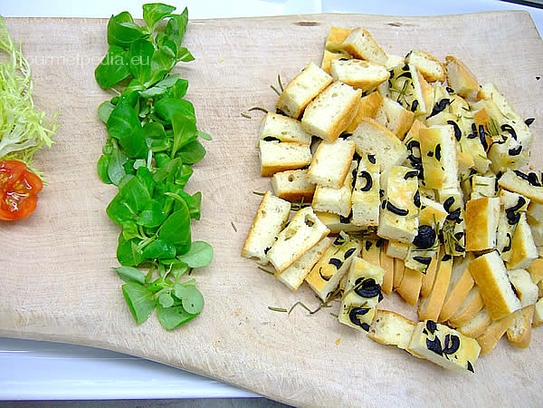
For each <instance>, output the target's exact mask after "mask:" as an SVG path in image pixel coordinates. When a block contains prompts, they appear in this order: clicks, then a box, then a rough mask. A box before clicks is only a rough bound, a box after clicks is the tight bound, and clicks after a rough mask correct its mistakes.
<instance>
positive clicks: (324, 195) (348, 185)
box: [311, 161, 357, 217]
mask: <svg viewBox="0 0 543 408" xmlns="http://www.w3.org/2000/svg"><path fill="white" fill-rule="evenodd" d="M356 164H357V163H356V161H352V162H351V167H350V169H349V172H348V173H347V176H346V177H345V181H344V182H343V185H342V186H341V187H340V188H332V187H325V186H321V185H317V186H316V188H315V193H314V194H313V201H312V202H311V205H312V207H313V208H314V209H315V211H318V212H329V213H333V214H338V215H340V216H342V217H348V216H349V214H350V213H351V194H352V181H353V171H355V170H356Z"/></svg>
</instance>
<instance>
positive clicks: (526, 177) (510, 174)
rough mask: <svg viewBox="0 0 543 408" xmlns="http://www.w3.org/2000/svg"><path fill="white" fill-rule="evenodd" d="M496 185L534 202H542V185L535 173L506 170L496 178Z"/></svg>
mask: <svg viewBox="0 0 543 408" xmlns="http://www.w3.org/2000/svg"><path fill="white" fill-rule="evenodd" d="M498 185H499V186H500V187H501V188H503V189H505V190H508V191H513V192H515V193H518V194H521V195H523V196H524V197H526V198H529V199H530V200H532V201H535V202H536V203H543V187H542V186H541V182H540V180H539V176H537V175H536V174H535V173H523V172H521V171H519V170H510V169H509V170H507V171H506V172H505V173H503V174H502V175H501V177H500V178H499V179H498Z"/></svg>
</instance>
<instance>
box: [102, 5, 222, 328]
mask: <svg viewBox="0 0 543 408" xmlns="http://www.w3.org/2000/svg"><path fill="white" fill-rule="evenodd" d="M174 11H175V7H173V6H169V5H166V4H161V3H152V4H145V5H143V20H144V24H141V25H140V24H138V23H137V22H136V21H135V20H134V19H133V17H132V15H131V14H130V13H129V12H126V11H124V12H122V13H120V14H117V15H114V16H112V17H111V18H110V19H109V22H108V25H107V41H108V45H109V47H108V51H107V53H106V55H105V56H104V58H103V59H102V61H101V62H100V64H99V65H98V66H97V67H96V69H95V78H96V81H97V83H98V84H99V85H100V87H102V88H103V89H110V90H112V91H113V92H114V93H115V95H114V96H113V97H112V98H111V99H110V100H108V101H105V102H104V103H102V104H101V105H100V107H99V108H98V116H99V117H100V119H101V120H102V121H103V122H104V123H105V125H106V129H107V134H108V136H107V140H106V142H105V143H104V146H103V149H102V155H101V157H100V158H99V160H98V163H97V170H98V174H99V176H100V178H101V180H102V181H103V182H104V183H108V184H114V185H116V186H117V187H118V192H117V194H116V196H115V197H114V198H113V200H112V201H111V202H110V203H109V205H108V206H107V209H106V213H107V215H108V217H109V218H110V219H111V220H112V221H113V222H114V223H116V224H117V225H118V226H120V228H121V232H120V234H119V238H118V247H117V259H118V261H119V263H120V264H121V266H120V267H117V268H115V270H116V272H117V274H118V275H119V277H120V278H121V279H122V280H123V281H124V282H125V283H124V284H123V286H122V292H123V295H124V298H125V300H126V302H127V304H128V307H129V309H130V311H131V313H132V315H133V317H134V319H135V321H136V322H137V323H138V324H141V323H143V322H144V321H146V320H147V319H148V318H149V316H151V314H152V313H153V311H154V310H155V309H156V311H157V316H158V319H159V321H160V323H161V324H162V325H163V326H164V327H165V328H166V329H174V328H176V327H178V326H180V325H182V324H184V323H186V322H188V321H190V320H192V319H193V318H194V317H196V316H198V314H199V313H200V312H201V311H202V308H203V306H204V300H203V296H202V294H201V292H200V291H199V290H198V289H197V287H196V283H195V280H194V279H192V278H188V276H189V275H190V274H191V273H192V270H193V269H195V268H202V267H204V266H206V265H208V264H209V263H210V262H211V260H212V258H213V249H212V247H211V246H210V245H209V244H208V243H206V242H204V241H192V234H191V225H192V221H193V220H199V219H200V208H201V201H202V194H201V193H200V192H197V193H195V194H192V195H191V194H189V193H187V192H186V191H185V186H186V185H187V183H188V181H189V179H190V177H191V176H192V174H193V167H192V166H193V165H194V164H196V163H198V162H199V161H200V160H202V159H203V158H204V156H205V154H206V150H205V148H204V146H203V145H202V143H201V139H204V140H211V137H210V136H209V135H207V134H206V133H203V132H200V131H199V130H198V129H197V126H196V115H195V111H194V107H193V105H192V103H191V102H190V101H188V100H186V99H184V97H185V95H186V92H187V89H188V81H187V80H185V79H183V78H180V76H179V75H178V74H173V73H172V72H171V71H172V69H173V68H174V67H175V66H176V65H177V64H178V63H179V62H189V61H192V60H193V59H194V57H193V56H192V54H191V53H190V52H189V51H188V50H187V49H186V48H185V47H183V46H182V45H181V44H182V40H183V37H184V34H185V31H186V29H187V23H188V10H187V9H186V8H185V10H184V11H183V12H182V13H180V14H175V13H174ZM143 268H147V271H146V272H144V271H142V269H143Z"/></svg>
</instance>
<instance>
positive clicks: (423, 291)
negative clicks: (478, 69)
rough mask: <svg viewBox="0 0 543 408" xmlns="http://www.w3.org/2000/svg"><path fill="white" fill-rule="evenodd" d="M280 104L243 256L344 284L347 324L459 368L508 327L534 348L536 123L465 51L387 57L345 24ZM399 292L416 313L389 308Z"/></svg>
mask: <svg viewBox="0 0 543 408" xmlns="http://www.w3.org/2000/svg"><path fill="white" fill-rule="evenodd" d="M275 109H276V111H275V113H271V112H270V113H267V114H266V115H265V117H264V118H263V120H262V123H261V126H260V129H259V138H258V140H259V142H258V150H259V157H260V163H261V175H262V176H265V177H271V190H270V191H267V192H266V194H265V195H264V197H263V200H262V202H261V204H260V207H259V209H258V211H257V213H256V216H255V218H254V222H253V224H252V227H251V229H250V231H249V232H248V236H247V240H246V242H245V245H244V247H243V249H242V253H241V254H242V256H243V257H246V258H250V259H254V260H256V261H257V262H258V263H259V264H261V265H270V267H271V268H273V271H274V274H275V276H276V277H277V279H278V280H279V281H280V282H282V283H284V284H285V285H286V286H287V287H288V288H289V289H290V290H291V291H296V290H297V289H298V288H299V287H300V286H301V285H302V284H304V283H305V284H307V285H308V286H309V287H310V288H311V289H312V290H314V291H315V293H316V294H317V296H318V297H319V298H320V299H321V300H322V301H323V302H328V301H330V300H331V296H336V295H337V294H338V293H339V294H340V297H339V298H338V299H339V300H340V306H339V312H338V320H339V322H341V323H343V324H345V325H347V326H350V327H352V328H353V329H354V330H360V331H362V332H365V333H367V334H368V336H369V337H370V338H371V339H373V340H375V341H377V342H379V343H382V344H387V345H394V346H397V347H398V348H401V349H404V350H407V351H408V352H409V353H411V354H412V355H414V356H416V357H420V358H425V359H428V360H430V361H432V362H434V363H436V364H439V365H441V366H443V367H446V368H450V369H453V370H456V371H460V372H463V371H466V370H467V371H473V367H474V363H475V361H476V360H477V359H478V357H479V355H480V354H487V353H489V352H490V351H491V350H492V349H493V348H494V347H495V346H496V344H497V343H498V341H499V340H500V339H501V338H502V337H506V338H507V339H508V340H509V342H511V344H513V345H514V346H516V347H519V348H526V347H528V346H529V344H530V340H531V335H532V328H533V327H535V326H537V325H540V324H541V323H542V322H543V298H542V295H543V257H542V256H541V254H543V180H542V177H541V175H540V174H538V173H535V172H534V171H530V170H526V169H527V168H529V167H528V164H529V159H530V149H531V145H532V143H533V134H532V132H531V130H530V129H529V125H530V124H531V122H532V121H533V120H526V121H525V120H524V119H523V118H521V117H520V116H519V115H518V114H517V113H516V112H515V110H514V109H513V107H512V106H511V105H510V104H509V102H508V100H507V99H506V97H505V96H504V95H503V94H502V93H501V92H500V91H499V90H498V88H497V87H496V86H495V85H494V84H492V83H486V84H481V83H479V81H478V79H477V77H476V75H474V73H473V72H471V71H470V70H469V68H468V67H467V65H466V64H465V63H464V62H463V61H460V60H459V59H458V58H456V57H454V56H446V57H445V59H444V61H440V60H439V59H438V58H437V57H435V56H434V55H432V54H430V53H428V52H426V51H424V50H421V49H412V50H410V51H409V52H408V53H407V55H406V56H405V57H400V56H397V55H389V54H387V53H386V52H385V51H384V49H383V48H382V47H381V46H380V45H379V44H378V43H377V42H376V40H375V39H374V38H373V36H372V35H371V33H370V32H369V31H367V30H365V29H364V28H355V29H345V28H339V27H332V28H331V30H330V31H329V34H328V36H327V38H326V45H325V49H324V54H323V58H322V61H321V64H320V65H317V64H315V63H314V62H309V63H308V64H307V65H306V66H305V67H304V68H303V69H302V70H301V71H300V72H299V74H298V75H296V76H295V77H294V78H292V80H291V81H290V82H289V83H288V85H287V86H286V87H285V88H284V90H283V91H282V93H281V95H280V96H279V98H278V100H277V103H276V106H275ZM392 292H396V293H397V294H398V295H399V296H400V297H401V298H402V299H404V300H405V303H406V304H407V305H409V306H410V307H414V308H416V311H417V315H418V321H414V320H412V319H409V318H407V317H405V314H404V315H402V313H401V312H400V311H393V310H385V309H382V308H380V303H381V300H382V299H383V296H385V295H387V296H388V295H391V294H392Z"/></svg>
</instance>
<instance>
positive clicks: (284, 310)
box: [268, 306, 288, 313]
mask: <svg viewBox="0 0 543 408" xmlns="http://www.w3.org/2000/svg"><path fill="white" fill-rule="evenodd" d="M268 309H270V310H271V311H273V312H281V313H287V312H288V310H287V309H285V308H284V307H273V306H268Z"/></svg>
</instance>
